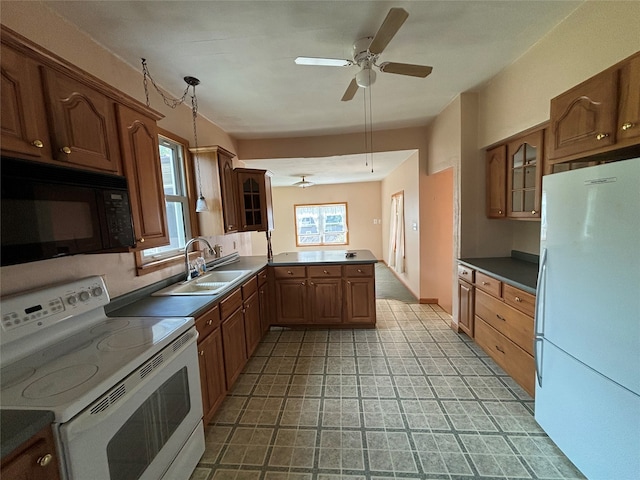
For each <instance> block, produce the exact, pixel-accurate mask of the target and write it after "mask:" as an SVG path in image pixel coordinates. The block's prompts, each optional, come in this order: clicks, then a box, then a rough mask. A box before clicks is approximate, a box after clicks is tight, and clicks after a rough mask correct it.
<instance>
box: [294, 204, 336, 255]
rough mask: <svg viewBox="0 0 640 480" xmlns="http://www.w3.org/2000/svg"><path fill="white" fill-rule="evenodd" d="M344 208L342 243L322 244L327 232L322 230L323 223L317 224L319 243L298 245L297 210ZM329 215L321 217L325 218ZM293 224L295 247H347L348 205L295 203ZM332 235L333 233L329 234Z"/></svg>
mask: <svg viewBox="0 0 640 480" xmlns="http://www.w3.org/2000/svg"><path fill="white" fill-rule="evenodd" d="M335 206H344V223H343V224H344V239H345V241H344V242H341V243H326V242H324V236H325V234H326V233H327V232H325V230H324V226H325V223H324V221H319V222H317V227H318V235H319V236H320V242H319V243H300V235H299V234H298V208H321V207H335ZM321 215H322V214H321ZM329 215H331V214H324V215H322V217H323V218H326V217H327V216H329ZM293 223H294V235H295V237H296V247H340V246H345V245H349V205H348V203H347V202H346V201H345V202H323V203H297V204H294V205H293ZM329 233H333V232H329Z"/></svg>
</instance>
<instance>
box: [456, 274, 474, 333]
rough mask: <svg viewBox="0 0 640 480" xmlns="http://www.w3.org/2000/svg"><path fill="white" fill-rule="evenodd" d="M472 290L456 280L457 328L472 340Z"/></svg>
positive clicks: (470, 286) (467, 284) (463, 282)
mask: <svg viewBox="0 0 640 480" xmlns="http://www.w3.org/2000/svg"><path fill="white" fill-rule="evenodd" d="M474 293H475V292H474V288H473V285H471V284H470V283H467V282H465V281H463V280H458V328H459V329H460V330H462V331H463V332H464V333H466V334H467V335H469V336H470V337H471V338H473V315H474V308H473V307H474V296H475V295H474Z"/></svg>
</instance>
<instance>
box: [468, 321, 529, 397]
mask: <svg viewBox="0 0 640 480" xmlns="http://www.w3.org/2000/svg"><path fill="white" fill-rule="evenodd" d="M475 331H476V335H475V341H476V342H477V343H478V345H480V346H481V347H482V349H483V350H484V351H485V352H487V353H488V354H489V355H490V356H491V358H493V359H494V360H495V362H496V363H497V364H498V365H500V367H502V369H503V370H504V371H505V372H507V373H508V374H509V375H510V376H511V377H512V378H513V379H514V380H515V381H516V382H518V384H519V385H520V386H521V387H522V388H524V389H525V390H526V391H527V393H528V394H529V395H531V396H532V397H533V396H534V395H535V365H534V360H533V357H532V356H531V355H529V354H528V353H526V352H525V351H524V350H523V349H522V348H520V347H519V346H518V345H516V344H515V343H513V342H512V341H511V340H509V339H508V338H507V337H505V336H504V335H503V334H501V333H500V332H499V331H498V330H496V329H495V328H493V327H492V326H490V325H489V324H487V323H485V321H484V320H482V318H480V317H479V316H476V322H475Z"/></svg>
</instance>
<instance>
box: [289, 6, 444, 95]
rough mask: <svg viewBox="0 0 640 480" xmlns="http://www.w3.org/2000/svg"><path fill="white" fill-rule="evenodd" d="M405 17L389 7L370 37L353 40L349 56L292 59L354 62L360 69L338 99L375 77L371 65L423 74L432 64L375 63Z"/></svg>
mask: <svg viewBox="0 0 640 480" xmlns="http://www.w3.org/2000/svg"><path fill="white" fill-rule="evenodd" d="M408 17H409V13H408V12H407V11H406V10H405V9H403V8H392V9H391V10H389V13H387V16H386V18H385V19H384V21H383V22H382V25H381V26H380V28H379V29H378V31H377V32H376V34H375V36H373V37H365V38H361V39H359V40H357V41H356V42H355V43H354V44H353V60H346V59H340V58H318V57H298V58H296V60H295V62H296V64H298V65H312V66H329V67H349V66H352V65H357V66H359V67H360V71H359V72H358V73H357V74H356V75H355V77H354V78H353V79H352V80H351V83H350V84H349V86H348V87H347V90H346V91H345V92H344V95H343V96H342V101H343V102H347V101H349V100H351V99H353V97H354V96H355V94H356V92H357V91H358V88H368V87H370V86H371V85H373V84H374V82H375V80H376V72H375V71H374V70H373V68H372V67H377V68H378V69H379V70H380V71H381V72H383V73H393V74H397V75H406V76H410V77H419V78H425V77H427V76H428V75H429V74H430V73H431V71H432V70H433V68H432V67H430V66H427V65H414V64H410V63H397V62H383V63H381V64H380V65H378V63H377V61H378V57H379V56H380V54H381V53H382V52H383V51H384V49H385V48H386V47H387V45H388V44H389V42H390V41H391V39H393V37H394V36H395V35H396V33H398V30H399V29H400V27H401V26H402V25H403V24H404V22H405V21H406V20H407V18H408Z"/></svg>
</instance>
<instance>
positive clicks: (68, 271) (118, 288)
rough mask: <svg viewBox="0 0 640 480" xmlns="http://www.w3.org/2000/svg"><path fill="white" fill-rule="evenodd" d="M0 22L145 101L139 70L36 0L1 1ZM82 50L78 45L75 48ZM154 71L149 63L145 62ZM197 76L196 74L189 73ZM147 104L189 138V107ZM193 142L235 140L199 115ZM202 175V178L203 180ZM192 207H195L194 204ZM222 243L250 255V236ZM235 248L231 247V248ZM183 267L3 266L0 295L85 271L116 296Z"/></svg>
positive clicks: (79, 259)
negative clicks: (143, 270)
mask: <svg viewBox="0 0 640 480" xmlns="http://www.w3.org/2000/svg"><path fill="white" fill-rule="evenodd" d="M0 15H1V17H0V20H1V22H2V24H3V25H5V26H7V27H9V28H11V29H12V30H14V31H16V32H18V33H19V34H21V35H23V36H25V37H27V38H28V39H30V40H32V41H33V42H35V43H37V44H39V45H42V46H44V47H45V48H47V49H48V50H50V51H51V52H53V53H55V54H57V55H58V56H60V57H62V58H64V59H65V60H67V61H69V62H71V63H73V64H75V65H77V66H78V67H80V68H81V69H83V70H85V71H87V72H89V73H91V74H92V75H95V76H96V77H98V78H101V79H102V80H104V81H105V82H107V83H109V84H111V85H113V86H114V87H116V88H117V89H119V90H121V91H122V92H124V93H126V94H128V95H130V96H131V97H133V98H136V99H137V100H139V101H141V102H144V101H145V96H144V88H143V85H142V73H141V70H140V69H139V68H138V67H137V66H136V67H135V68H134V67H132V66H130V65H128V64H126V63H124V62H122V61H121V60H120V59H119V58H117V57H115V56H114V55H112V54H111V53H110V52H108V51H107V50H105V49H104V48H102V47H101V46H100V45H98V44H97V43H96V42H95V41H93V40H92V39H91V37H90V36H88V35H87V34H85V33H84V32H82V31H80V30H78V29H77V28H76V27H74V26H73V25H70V24H68V23H67V22H66V21H65V20H63V19H61V18H60V17H59V16H58V15H57V14H55V13H53V12H51V11H50V10H48V9H47V7H46V6H44V5H43V4H42V3H40V2H11V1H4V0H3V2H2V10H1V12H0ZM80 45H81V46H82V48H78V46H80ZM150 67H151V70H152V71H153V66H152V65H150ZM193 73H194V74H197V72H193ZM150 100H151V107H152V108H154V109H156V110H158V111H160V112H161V113H162V114H164V115H165V118H164V119H163V120H161V121H160V122H159V125H160V126H161V127H162V128H164V129H166V130H169V131H172V132H174V133H176V134H177V135H179V136H181V137H183V138H187V139H191V138H192V136H193V130H192V123H191V109H190V108H189V107H187V106H181V107H178V108H176V109H175V110H172V109H170V108H168V107H166V106H165V105H164V103H163V102H162V99H161V98H160V96H159V95H158V94H157V93H152V94H151V95H150ZM198 140H199V143H200V144H201V145H222V146H223V147H224V148H226V149H228V150H230V151H235V144H234V141H233V139H232V138H231V137H229V136H228V135H227V134H226V133H225V132H224V131H223V130H222V129H220V128H219V127H218V126H217V125H214V124H213V123H211V122H209V121H207V120H206V119H204V118H199V121H198ZM206 182H207V178H206V177H203V183H206ZM194 207H195V206H194ZM211 240H213V241H214V242H215V243H219V244H221V245H222V246H223V251H224V252H225V253H232V252H233V251H234V250H235V251H238V252H240V253H241V254H242V255H251V239H250V236H249V235H248V234H232V235H225V236H219V237H211ZM234 246H235V249H234ZM183 269H184V267H183V266H181V265H178V266H176V267H172V268H168V269H165V270H162V271H160V272H156V273H152V274H149V275H144V276H141V277H138V276H136V270H135V261H134V255H133V253H121V254H115V253H109V254H99V255H78V256H74V257H68V258H58V259H52V260H46V261H43V262H33V263H28V264H24V265H16V266H10V267H2V268H1V269H0V294H2V295H7V294H10V293H14V292H19V291H24V290H27V289H30V288H37V287H41V286H43V285H47V284H50V283H53V282H63V281H70V280H74V279H77V278H82V277H85V276H88V275H96V274H97V275H103V276H104V277H105V281H106V283H107V287H108V289H109V293H110V295H111V296H112V297H116V296H118V295H121V294H123V293H126V292H128V291H131V290H135V289H137V288H141V287H143V286H145V285H148V284H150V283H153V282H156V281H159V280H161V279H163V278H166V277H168V276H171V275H173V274H177V273H180V272H181V271H182V270H183Z"/></svg>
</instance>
